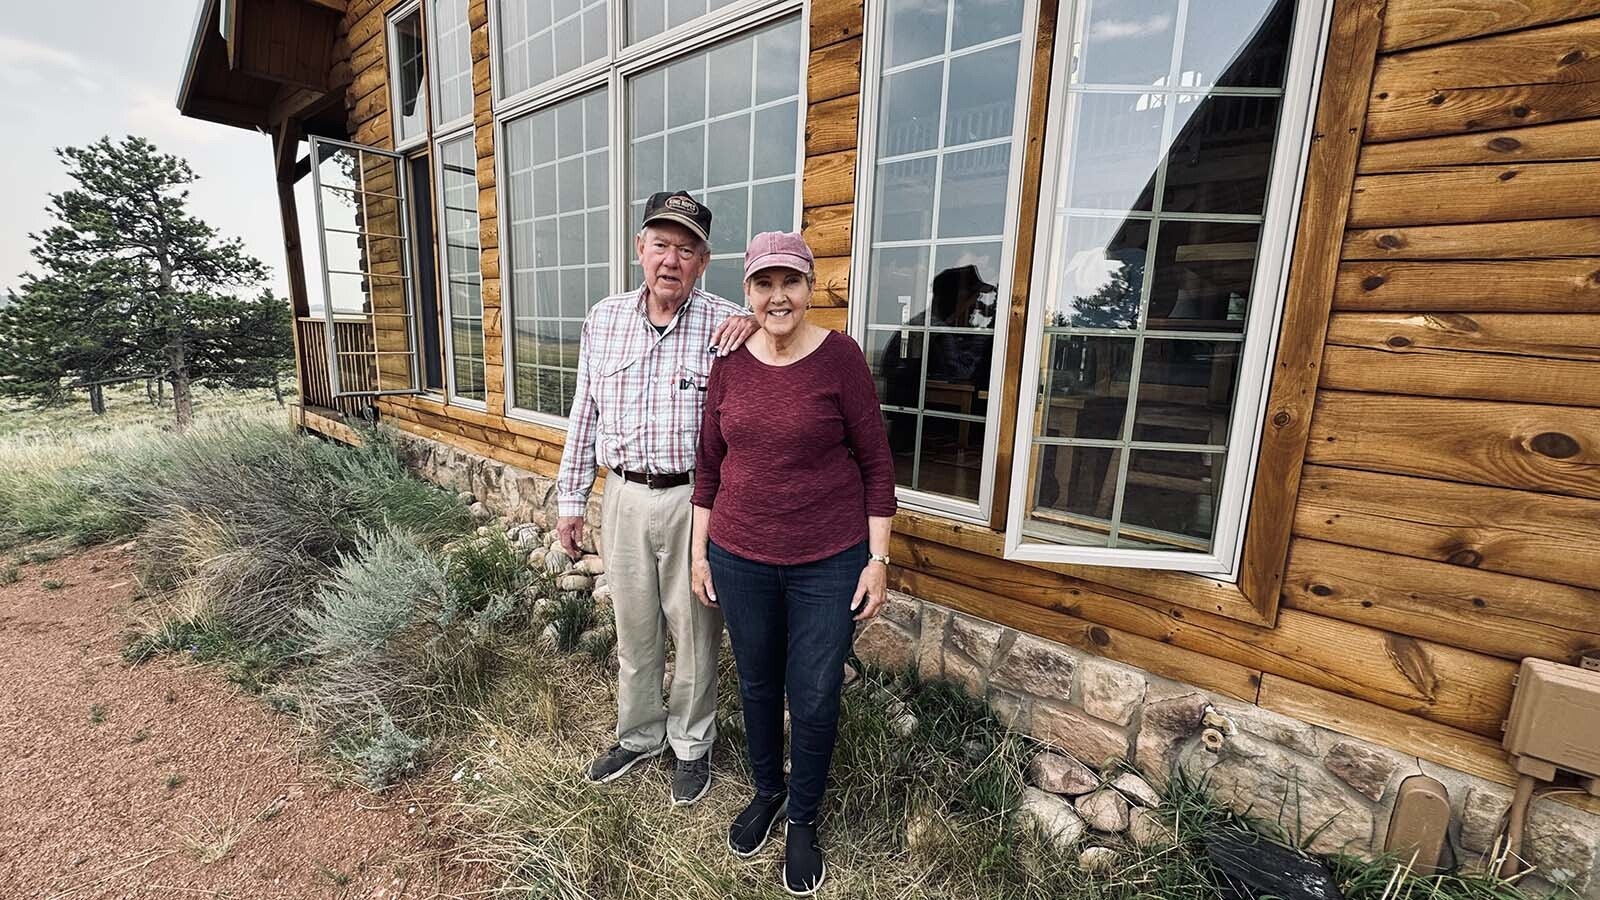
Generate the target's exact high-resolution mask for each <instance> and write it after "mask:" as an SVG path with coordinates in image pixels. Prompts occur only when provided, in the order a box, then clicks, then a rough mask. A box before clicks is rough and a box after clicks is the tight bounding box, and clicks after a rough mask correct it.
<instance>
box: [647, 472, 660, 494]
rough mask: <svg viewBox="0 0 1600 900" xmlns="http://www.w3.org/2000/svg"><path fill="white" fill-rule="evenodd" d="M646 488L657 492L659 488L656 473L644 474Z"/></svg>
mask: <svg viewBox="0 0 1600 900" xmlns="http://www.w3.org/2000/svg"><path fill="white" fill-rule="evenodd" d="M644 486H645V487H647V488H649V489H650V490H652V491H653V490H657V488H656V473H654V472H646V473H644Z"/></svg>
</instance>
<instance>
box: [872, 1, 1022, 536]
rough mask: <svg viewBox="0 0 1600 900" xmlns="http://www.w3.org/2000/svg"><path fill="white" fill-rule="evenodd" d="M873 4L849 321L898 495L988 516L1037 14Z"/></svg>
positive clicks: (1005, 4) (1013, 8) (1015, 8)
mask: <svg viewBox="0 0 1600 900" xmlns="http://www.w3.org/2000/svg"><path fill="white" fill-rule="evenodd" d="M875 15H876V16H877V18H876V19H874V24H875V25H876V26H877V27H876V28H869V30H868V33H869V34H877V35H879V36H880V39H879V41H878V42H877V43H876V44H874V46H873V47H872V48H871V50H870V52H869V54H868V57H867V63H866V65H867V71H869V72H871V73H873V77H872V79H871V81H872V84H871V85H869V103H868V104H867V109H868V110H869V111H870V112H868V113H864V114H868V115H871V119H870V121H871V123H872V124H871V127H870V129H867V131H868V132H869V134H868V135H867V140H866V141H865V142H864V143H865V147H866V148H867V154H868V155H866V156H864V158H868V159H870V164H869V165H868V166H867V167H866V176H867V180H868V181H869V183H870V185H871V188H870V190H871V194H870V196H871V202H870V203H864V204H861V205H860V207H861V208H860V210H859V212H858V217H857V222H858V224H857V232H856V234H857V238H856V242H855V243H856V248H857V249H856V260H855V265H856V277H855V279H854V280H853V283H856V284H863V285H865V286H866V289H865V291H863V292H861V293H859V294H858V295H857V296H858V297H859V298H860V299H859V300H858V301H857V302H856V303H852V306H854V307H856V311H855V323H854V325H855V332H856V334H857V336H858V339H859V340H860V342H861V344H862V347H863V348H864V349H865V351H866V353H867V359H868V362H869V364H870V365H871V367H872V370H873V372H874V374H875V375H876V376H877V380H878V396H879V398H880V400H881V402H882V404H883V416H884V424H885V426H886V428H887V430H888V434H889V443H890V447H891V449H892V450H893V452H894V459H895V480H896V482H897V483H898V484H899V485H900V486H901V488H902V494H903V495H904V496H903V497H902V499H903V500H904V501H906V502H908V503H910V504H911V505H926V506H930V507H932V508H935V509H939V510H942V511H951V512H957V513H960V512H965V513H968V514H969V515H972V516H975V517H976V516H982V515H984V514H985V513H986V510H987V508H988V505H989V501H990V497H989V493H990V490H991V489H992V488H991V484H992V479H990V478H989V477H988V471H989V465H988V464H987V463H986V460H989V459H992V458H993V448H994V442H995V439H996V435H995V433H994V432H995V424H996V420H997V418H998V411H999V408H1000V398H999V397H998V393H999V392H998V390H997V387H998V385H999V382H1000V380H1001V379H1000V378H999V377H998V374H997V369H996V366H997V362H998V361H1001V360H1003V359H1004V351H1003V348H1000V347H998V346H997V344H998V343H999V342H1000V341H1001V339H1002V337H1003V336H1001V335H997V333H996V328H995V324H996V321H997V318H998V319H1000V320H1001V321H1003V317H998V316H997V315H996V312H997V302H998V300H999V298H1000V297H1008V296H1009V295H1010V288H1011V256H1012V254H1011V251H1010V246H1009V243H1008V241H1007V240H1006V235H1007V234H1009V233H1011V231H1012V229H1013V227H1014V221H1015V215H1016V205H1017V197H1018V193H1019V192H1018V190H1017V183H1018V179H1019V177H1020V168H1021V153H1020V152H1018V151H1017V150H1015V149H1014V141H1015V139H1016V136H1017V134H1018V131H1019V129H1020V128H1021V127H1022V122H1023V117H1024V116H1025V114H1026V106H1027V103H1026V99H1027V85H1028V77H1029V72H1030V71H1031V65H1030V63H1031V59H1030V56H1029V54H1028V53H1026V52H1024V48H1026V47H1031V41H1024V40H1023V36H1024V34H1026V33H1029V32H1031V30H1032V24H1031V22H1030V21H1028V16H1027V15H1026V14H1025V11H1024V8H1023V3H1022V2H1021V0H940V2H935V3H925V2H917V0H885V2H883V3H880V4H878V5H877V7H876V9H875Z"/></svg>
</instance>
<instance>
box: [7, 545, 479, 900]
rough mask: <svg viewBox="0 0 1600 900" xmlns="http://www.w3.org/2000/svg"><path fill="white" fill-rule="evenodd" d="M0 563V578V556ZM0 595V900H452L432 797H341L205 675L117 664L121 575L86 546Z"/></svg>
mask: <svg viewBox="0 0 1600 900" xmlns="http://www.w3.org/2000/svg"><path fill="white" fill-rule="evenodd" d="M9 556H10V554H7V555H6V558H0V570H3V569H5V568H7V567H9V566H10V565H11V564H12V563H11V560H10V559H9ZM19 575H20V578H19V580H18V581H17V582H15V583H12V584H0V898H4V900H11V898H73V900H90V898H102V897H103V898H112V897H115V898H147V897H174V898H177V897H194V898H208V897H217V898H223V897H226V898H233V900H246V898H257V897H259V898H275V900H276V898H309V897H318V898H323V897H336V898H342V897H350V898H356V897H360V898H379V897H382V898H431V897H461V896H468V895H471V894H473V893H475V889H481V888H482V887H484V882H485V877H486V876H485V875H484V873H482V872H481V871H476V870H474V869H472V868H470V867H466V866H463V865H461V864H458V863H454V862H452V861H451V851H450V847H449V842H448V840H447V839H445V838H444V837H443V835H442V832H443V822H444V821H445V818H446V815H447V808H446V807H447V804H446V803H445V802H444V800H443V799H442V798H443V797H444V796H445V793H444V792H442V791H430V790H429V789H428V788H425V787H419V786H416V785H402V786H401V787H400V788H398V789H397V791H396V792H395V793H391V794H385V795H382V796H379V795H375V794H372V793H370V792H368V791H366V790H363V789H361V788H359V787H351V786H340V785H338V784H337V783H336V782H335V780H334V779H333V777H331V776H330V774H329V773H328V771H327V770H326V769H324V768H322V767H321V766H320V765H319V763H318V760H317V758H316V757H314V756H311V755H309V754H308V753H306V752H305V750H304V748H303V746H301V745H300V744H299V743H298V740H297V737H296V733H295V731H294V723H293V722H291V721H290V720H288V719H287V718H284V717H282V716H278V715H276V714H274V713H273V712H272V711H271V710H269V709H268V708H267V707H266V705H265V704H263V703H262V702H261V701H260V700H258V699H257V698H255V697H251V696H249V695H247V694H244V693H242V692H241V691H239V690H238V689H237V688H235V687H234V686H232V685H230V684H228V683H227V682H225V681H224V680H223V679H222V678H221V677H220V676H219V674H218V673H217V672H216V671H214V670H212V669H208V668H204V667H200V666H195V665H183V664H181V662H180V661H174V660H161V661H157V662H154V663H150V664H146V665H142V666H139V667H136V668H129V667H128V666H127V665H125V664H124V663H123V662H122V658H121V649H122V646H123V639H124V638H123V636H124V634H125V632H126V630H127V627H128V622H129V618H128V617H129V615H130V610H131V609H132V606H133V600H132V597H133V594H134V591H135V589H136V586H137V584H136V580H135V578H134V575H133V564H132V560H131V559H130V557H129V555H128V554H127V553H125V552H121V551H119V550H117V549H116V548H101V549H97V550H92V551H89V552H86V553H83V554H80V555H76V556H71V557H66V558H63V559H59V560H56V561H53V562H47V563H38V564H30V565H25V566H22V567H21V568H20V571H19Z"/></svg>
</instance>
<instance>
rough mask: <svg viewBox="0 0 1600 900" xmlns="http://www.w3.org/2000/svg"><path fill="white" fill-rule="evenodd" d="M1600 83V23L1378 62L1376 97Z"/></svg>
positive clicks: (1486, 40) (1531, 32)
mask: <svg viewBox="0 0 1600 900" xmlns="http://www.w3.org/2000/svg"><path fill="white" fill-rule="evenodd" d="M1596 80H1600V19H1594V18H1590V19H1579V20H1577V21H1571V22H1564V23H1561V24H1555V25H1546V26H1543V27H1539V28H1525V29H1521V30H1518V31H1513V32H1509V33H1504V34H1496V35H1490V36H1486V37H1480V38H1475V39H1472V40H1466V41H1459V42H1452V43H1448V44H1441V45H1438V46H1434V47H1428V48H1425V49H1420V50H1411V51H1408V52H1405V53H1395V54H1392V55H1388V56H1384V57H1382V58H1380V59H1379V60H1378V68H1377V70H1376V71H1375V72H1374V73H1373V76H1372V90H1373V92H1374V93H1382V92H1385V91H1405V90H1434V91H1442V90H1449V89H1451V88H1462V87H1481V86H1483V85H1500V84H1504V85H1513V84H1517V85H1521V84H1560V83H1572V84H1579V83H1584V82H1593V81H1596Z"/></svg>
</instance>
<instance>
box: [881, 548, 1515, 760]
mask: <svg viewBox="0 0 1600 900" xmlns="http://www.w3.org/2000/svg"><path fill="white" fill-rule="evenodd" d="M894 546H895V549H894V550H893V551H891V555H894V556H896V557H897V558H901V559H904V560H906V562H905V563H904V564H903V568H904V569H905V570H906V571H914V572H918V573H922V574H926V575H931V576H933V577H935V578H939V579H943V580H946V581H950V582H954V583H957V584H963V585H966V586H967V587H970V588H973V589H975V590H977V591H979V592H981V593H983V594H988V595H999V596H1003V597H1007V598H1010V599H1013V600H1020V601H1022V602H1024V603H1029V604H1032V605H1035V606H1039V607H1041V608H1043V609H1047V610H1053V611H1055V612H1057V613H1064V614H1066V615H1069V616H1074V617H1077V618H1081V619H1084V620H1086V621H1089V622H1094V623H1096V624H1099V625H1104V626H1106V627H1109V628H1115V629H1118V630H1121V631H1126V632H1128V633H1131V634H1137V635H1140V636H1142V637H1145V638H1148V639H1151V640H1154V641H1159V642H1160V643H1162V644H1164V645H1167V646H1170V647H1178V648H1183V649H1186V650H1191V651H1194V652H1195V653H1200V654H1204V655H1206V656H1210V657H1213V658H1215V659H1220V660H1224V661H1227V662H1231V663H1235V664H1238V665H1241V666H1244V667H1246V668H1248V669H1253V670H1258V671H1262V672H1275V673H1277V674H1280V675H1284V676H1285V677H1290V678H1295V679H1296V680H1300V681H1304V682H1305V683H1308V684H1317V685H1321V686H1324V687H1327V688H1329V689H1330V690H1337V691H1340V692H1344V693H1349V694H1352V695H1354V696H1360V697H1365V698H1368V699H1371V700H1373V701H1374V702H1378V703H1382V704H1384V705H1387V706H1391V707H1393V708H1397V709H1405V710H1408V711H1413V712H1418V713H1420V714H1425V715H1428V716H1429V717H1432V718H1435V719H1437V720H1438V721H1442V722H1449V723H1451V724H1454V725H1456V726H1458V727H1462V728H1468V729H1470V730H1473V731H1478V732H1481V733H1485V734H1489V733H1494V732H1495V730H1496V729H1498V728H1499V725H1500V719H1501V717H1503V716H1504V714H1505V710H1506V708H1507V706H1508V704H1509V703H1510V696H1511V695H1510V685H1511V676H1512V674H1513V671H1514V667H1513V666H1511V664H1509V663H1507V662H1506V661H1504V660H1500V659H1494V658H1490V657H1488V656H1486V655H1483V654H1477V653H1472V652H1470V651H1464V650H1460V649H1458V648H1453V647H1447V646H1444V645H1439V644H1433V643H1430V642H1422V641H1416V640H1414V639H1412V638H1409V637H1406V636H1403V635H1395V634H1392V633H1387V632H1381V631H1378V630H1377V629H1371V628H1366V627H1363V626H1357V625H1352V624H1350V623H1347V622H1340V621H1337V620H1334V619H1328V618H1325V617H1322V616H1316V615H1310V614H1307V613H1303V612H1299V611H1295V610H1283V611H1281V612H1280V613H1279V616H1278V621H1277V627H1275V628H1266V627H1261V626H1256V625H1248V624H1245V623H1242V622H1238V621H1235V620H1232V619H1228V618H1225V617H1223V616H1215V615H1211V614H1208V613H1203V612H1198V611H1195V610H1187V609H1177V608H1174V607H1173V606H1172V605H1171V604H1168V603H1164V602H1162V601H1160V600H1157V599H1153V598H1132V597H1125V596H1122V595H1120V594H1115V593H1112V592H1109V591H1107V590H1105V589H1103V588H1101V587H1099V586H1097V585H1092V584H1089V583H1088V582H1084V581H1082V580H1080V579H1074V578H1071V577H1068V576H1062V575H1056V574H1054V573H1049V572H1044V571H1040V570H1037V569H1033V568H1030V567H1027V566H1021V565H1017V564H1015V563H1011V562H1008V561H1006V560H997V559H991V558H988V557H983V556H978V555H976V554H971V553H967V552H965V551H962V550H956V549H953V548H949V547H944V546H942V545H939V544H935V543H932V542H927V541H920V540H918V539H915V538H909V537H905V536H901V535H896V536H895V538H894ZM911 593H916V592H915V591H912V592H911ZM1146 604H1148V605H1146ZM980 614H982V615H987V613H983V612H981V611H980Z"/></svg>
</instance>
